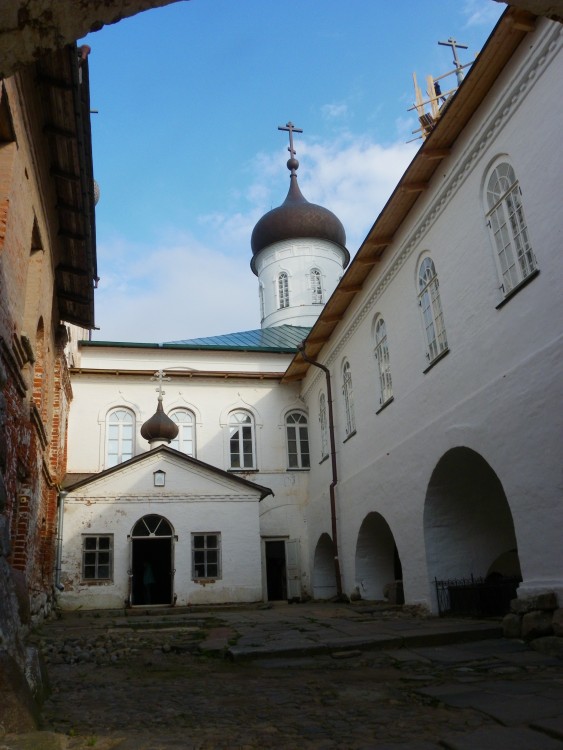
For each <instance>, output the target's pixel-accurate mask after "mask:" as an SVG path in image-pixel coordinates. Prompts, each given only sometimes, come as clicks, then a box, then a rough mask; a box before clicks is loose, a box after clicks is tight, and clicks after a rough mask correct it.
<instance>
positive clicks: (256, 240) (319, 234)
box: [250, 159, 350, 273]
mask: <svg viewBox="0 0 563 750" xmlns="http://www.w3.org/2000/svg"><path fill="white" fill-rule="evenodd" d="M296 162H297V159H289V161H288V162H287V166H288V168H289V169H290V170H291V175H290V178H289V179H290V183H289V191H288V193H287V198H286V199H285V201H284V202H283V203H282V204H281V206H278V208H273V209H272V210H271V211H268V213H267V214H264V216H263V217H262V218H261V219H260V220H259V221H258V223H257V224H256V226H255V227H254V230H253V232H252V238H251V240H250V244H251V247H252V255H253V258H252V261H251V264H250V265H251V267H252V270H253V271H254V272H255V273H256V271H255V268H254V257H255V256H256V255H258V253H259V252H260V251H261V250H263V249H264V248H265V247H269V246H270V245H273V244H274V242H280V241H281V240H290V239H298V238H301V237H312V238H314V239H319V240H330V242H334V243H335V244H336V245H339V246H340V247H341V248H342V250H343V252H344V255H345V260H344V268H346V266H347V265H348V263H349V261H350V254H349V252H348V250H346V232H345V231H344V227H343V226H342V223H341V221H340V220H339V219H338V218H337V217H336V216H335V215H334V214H333V213H332V211H329V210H328V208H323V207H322V206H317V204H316V203H309V201H308V200H306V199H305V198H304V197H303V194H302V193H301V190H300V189H299V185H298V184H297V175H296V174H295V169H296V168H297V167H296ZM297 164H298V162H297Z"/></svg>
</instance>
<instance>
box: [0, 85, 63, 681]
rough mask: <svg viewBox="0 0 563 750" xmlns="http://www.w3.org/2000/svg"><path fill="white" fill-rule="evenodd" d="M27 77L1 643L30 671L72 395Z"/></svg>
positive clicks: (1, 452)
mask: <svg viewBox="0 0 563 750" xmlns="http://www.w3.org/2000/svg"><path fill="white" fill-rule="evenodd" d="M32 84H33V79H32V76H31V75H29V74H28V73H27V72H26V73H25V74H22V75H21V76H19V77H18V79H17V80H16V79H10V80H7V81H4V82H3V84H2V86H1V93H0V136H1V138H3V141H1V142H0V642H1V643H2V648H3V649H5V650H7V651H8V653H9V654H10V657H11V658H13V659H15V660H16V662H17V663H18V664H19V665H20V667H21V668H22V669H25V668H26V658H27V656H26V654H27V651H26V649H25V648H24V646H23V643H24V637H25V633H26V629H27V626H28V624H30V623H31V622H33V621H34V620H36V619H40V618H41V617H44V616H45V615H47V614H49V612H50V611H51V607H52V602H53V580H54V567H55V538H56V526H57V495H58V485H59V484H60V482H61V480H62V478H63V476H64V473H65V468H66V446H65V441H66V425H67V419H68V408H69V404H70V400H71V397H72V391H71V387H70V378H69V374H68V369H67V365H66V359H65V357H64V351H63V350H64V344H65V341H66V329H65V327H64V326H61V324H60V320H59V318H58V309H57V301H56V297H55V295H54V283H55V282H54V272H53V269H54V267H55V265H56V263H57V262H58V247H57V232H58V222H57V219H56V216H55V214H54V205H55V201H54V197H53V191H52V186H51V185H50V182H49V179H50V178H49V160H48V156H47V154H46V153H45V149H44V147H45V140H44V137H43V135H42V126H43V123H42V121H41V118H40V116H39V115H40V111H41V109H40V103H39V101H38V100H37V99H36V98H35V97H36V93H35V91H34V88H33V85H32Z"/></svg>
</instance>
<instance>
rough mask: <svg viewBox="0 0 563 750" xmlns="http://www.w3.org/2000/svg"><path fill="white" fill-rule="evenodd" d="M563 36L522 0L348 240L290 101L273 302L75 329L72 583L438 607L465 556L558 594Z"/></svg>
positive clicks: (261, 277)
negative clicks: (123, 332) (181, 326)
mask: <svg viewBox="0 0 563 750" xmlns="http://www.w3.org/2000/svg"><path fill="white" fill-rule="evenodd" d="M562 42H563V26H562V25H561V24H558V23H555V22H551V21H549V20H547V19H545V18H535V17H534V16H532V15H530V14H527V13H524V12H521V11H518V10H516V9H514V8H509V9H508V10H507V11H506V12H505V13H504V15H503V16H502V18H501V19H500V21H499V23H498V24H497V26H496V28H495V30H494V31H493V33H492V35H491V36H490V38H489V40H488V42H487V44H486V45H485V47H484V48H483V50H482V51H481V53H480V54H479V56H478V58H477V59H476V61H475V63H474V64H473V66H472V68H471V69H470V71H469V72H468V73H467V75H466V77H465V79H464V81H463V83H461V85H460V86H459V88H458V89H457V91H456V93H455V94H454V95H453V96H451V97H450V98H449V99H448V100H447V101H446V102H445V103H444V104H442V106H441V109H439V111H436V110H435V111H434V116H433V117H432V116H427V117H426V119H424V118H423V119H421V122H422V123H423V125H424V126H425V127H426V130H425V136H426V137H425V139H424V141H423V143H422V145H421V147H420V149H419V151H418V152H417V154H416V156H415V157H414V159H413V161H412V162H411V164H410V165H409V167H408V168H407V170H406V172H405V174H404V175H403V177H402V178H401V180H400V181H399V183H398V185H397V187H396V188H395V190H394V192H393V194H392V195H391V197H390V198H389V200H388V202H387V204H386V205H385V207H384V208H383V210H382V211H381V213H380V214H379V216H378V217H377V218H376V220H375V223H374V224H373V227H372V228H371V230H370V231H369V233H368V235H367V237H366V238H365V240H364V242H363V243H362V245H361V247H360V248H359V250H358V251H357V253H356V255H355V257H354V258H353V259H352V261H350V255H349V252H348V250H347V249H346V238H345V233H344V228H343V227H342V224H341V223H340V221H339V220H338V219H337V217H336V216H335V215H334V214H333V213H331V212H330V211H328V210H327V209H325V208H323V207H321V206H316V205H314V204H311V203H309V202H308V201H306V199H305V198H304V197H303V195H302V194H301V192H300V190H299V187H298V183H297V169H298V162H297V160H296V158H295V152H294V149H293V132H294V131H295V128H293V126H292V125H291V124H288V126H287V129H289V134H290V149H289V150H290V159H289V161H288V164H287V166H288V168H289V170H290V188H289V192H288V195H287V198H286V200H285V201H284V203H283V204H282V205H281V206H279V207H278V208H275V209H273V210H272V211H270V212H268V213H267V214H266V215H265V216H264V217H262V219H260V221H259V222H258V224H257V225H256V227H255V229H254V232H253V235H252V243H251V244H252V261H251V269H252V271H253V272H254V273H255V274H256V276H257V282H258V292H259V305H260V318H261V328H259V329H257V330H254V331H245V332H241V333H229V334H226V335H224V336H218V337H211V338H203V339H192V340H186V341H178V342H169V343H164V344H148V343H147V344H133V343H127V342H101V341H81V342H79V343H76V342H75V343H74V344H72V345H71V347H70V349H69V352H68V356H69V362H70V365H71V373H72V388H73V394H74V397H73V402H72V408H71V414H70V422H69V426H68V468H69V474H68V476H67V479H66V482H65V489H64V490H63V491H62V492H61V496H60V503H59V511H60V513H59V535H60V537H61V544H60V546H59V554H58V558H57V584H58V588H59V604H60V606H61V607H63V608H69V609H73V608H78V607H81V608H84V609H88V608H98V607H107V608H117V607H123V606H148V605H157V604H158V605H161V606H162V605H170V606H172V605H174V604H177V605H178V606H180V605H182V606H184V605H188V604H201V603H222V602H253V601H260V600H266V601H267V600H298V599H301V598H304V597H308V596H312V597H315V598H330V597H332V596H336V595H340V594H343V595H347V596H351V595H355V596H361V597H362V598H363V599H370V600H373V599H383V598H384V596H390V597H391V599H392V600H397V601H401V600H402V597H403V595H404V601H405V602H406V603H409V604H423V605H425V606H427V607H428V608H429V609H431V610H432V611H434V612H436V611H437V610H438V598H437V597H438V595H437V589H436V585H435V581H436V579H437V580H445V579H453V578H457V579H470V578H471V576H473V577H474V579H477V578H482V579H484V580H497V579H506V580H512V581H514V585H515V586H516V585H518V596H527V595H531V594H536V593H540V592H548V591H549V592H555V593H557V594H558V596H559V602H560V606H561V602H562V601H563V545H562V544H561V525H562V521H563V488H562V480H561V464H562V461H561V445H562V425H563V420H562V408H561V396H562V382H563V379H562V375H563V356H562V349H561V333H562V325H561V323H562V321H563V294H562V292H561V280H562V265H563V263H562V253H561V248H562V244H563V211H562V210H561V188H560V181H561V172H562V169H561V166H562V164H561V162H562V158H561V148H560V141H561V136H560V133H561V127H562V126H563V81H562V76H561V70H563V53H562ZM257 312H258V304H257ZM302 342H304V344H302ZM403 592H404V594H403Z"/></svg>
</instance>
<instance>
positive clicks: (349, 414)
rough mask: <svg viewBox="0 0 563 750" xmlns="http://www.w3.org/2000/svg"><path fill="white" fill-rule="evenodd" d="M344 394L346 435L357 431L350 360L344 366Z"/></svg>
mask: <svg viewBox="0 0 563 750" xmlns="http://www.w3.org/2000/svg"><path fill="white" fill-rule="evenodd" d="M342 394H343V396H344V411H345V418H346V435H351V434H352V433H354V432H355V431H356V418H355V415H354V393H353V390H352V371H351V369H350V363H349V362H348V360H346V361H345V362H344V365H343V366H342Z"/></svg>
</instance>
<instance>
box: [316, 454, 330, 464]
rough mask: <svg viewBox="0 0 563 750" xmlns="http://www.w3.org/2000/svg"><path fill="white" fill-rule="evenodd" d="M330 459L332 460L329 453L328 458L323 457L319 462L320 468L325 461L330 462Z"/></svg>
mask: <svg viewBox="0 0 563 750" xmlns="http://www.w3.org/2000/svg"><path fill="white" fill-rule="evenodd" d="M329 458H330V456H329V455H328V453H327V454H326V456H323V457H322V458H321V460H320V461H319V466H320V465H321V464H324V462H325V461H328V459H329Z"/></svg>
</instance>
